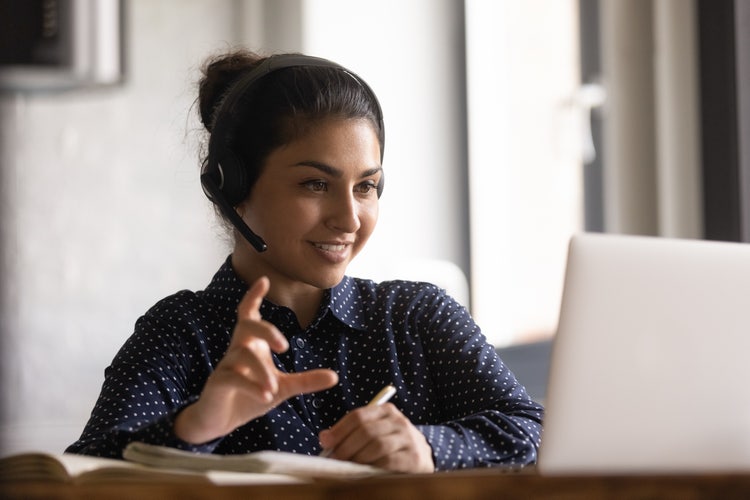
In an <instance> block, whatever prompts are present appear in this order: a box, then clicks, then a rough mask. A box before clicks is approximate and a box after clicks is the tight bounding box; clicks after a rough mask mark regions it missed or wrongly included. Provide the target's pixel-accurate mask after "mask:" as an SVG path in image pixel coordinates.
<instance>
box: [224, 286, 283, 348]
mask: <svg viewBox="0 0 750 500" xmlns="http://www.w3.org/2000/svg"><path fill="white" fill-rule="evenodd" d="M270 286H271V282H270V281H269V280H268V278H267V277H265V276H261V277H260V278H258V279H257V280H256V281H255V283H253V284H252V286H251V287H250V288H249V289H248V291H247V292H246V293H245V296H244V297H242V300H241V301H240V303H239V304H238V305H237V326H236V327H235V331H234V334H233V335H237V334H238V332H240V331H250V332H254V333H255V334H256V335H259V336H262V337H263V338H265V339H266V341H267V342H268V343H269V345H270V346H271V349H272V350H273V351H274V352H284V351H286V350H287V349H288V348H289V343H288V342H287V340H286V337H284V335H283V334H282V333H281V332H280V331H278V329H276V328H275V327H273V326H272V325H271V324H270V323H267V322H264V321H263V320H262V318H261V315H260V306H261V304H262V303H263V298H264V297H265V296H266V294H267V293H268V290H269V289H270ZM259 324H263V325H265V328H264V329H260V330H256V329H258V328H259V326H258V325H259ZM261 334H263V335H261Z"/></svg>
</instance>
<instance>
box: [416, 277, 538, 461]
mask: <svg viewBox="0 0 750 500" xmlns="http://www.w3.org/2000/svg"><path fill="white" fill-rule="evenodd" d="M431 297H432V299H431V300H430V301H429V303H428V304H423V307H421V308H420V309H421V311H422V312H421V313H420V314H419V315H418V318H417V320H416V321H417V324H418V328H419V330H420V332H421V334H420V335H421V337H422V343H423V347H424V349H425V357H426V361H427V363H428V368H429V371H430V378H431V379H432V383H433V392H434V394H435V395H436V398H437V401H438V402H439V407H440V412H441V415H442V418H441V422H440V423H439V424H437V425H417V428H418V429H419V430H420V431H421V432H422V433H423V434H424V436H425V438H426V439H427V442H428V443H429V444H430V446H432V450H433V459H434V461H435V467H436V469H437V470H450V469H458V468H467V467H493V466H509V467H521V466H524V465H528V464H531V463H534V462H536V459H537V451H538V448H539V444H540V440H541V429H542V417H543V411H544V410H543V408H542V406H541V405H540V404H538V403H536V402H534V401H533V400H532V399H531V398H530V397H529V395H528V394H527V392H526V389H525V388H524V387H523V386H522V385H521V384H520V383H519V382H518V380H516V378H515V376H514V375H513V373H511V371H510V370H509V369H508V368H507V367H506V365H505V364H504V363H503V362H502V360H501V359H500V358H499V357H498V355H497V353H496V351H495V348H494V346H492V345H491V344H489V343H488V342H487V340H486V338H485V336H484V335H483V334H482V332H481V331H480V329H479V327H478V326H477V325H476V323H475V322H474V320H473V319H472V317H471V316H470V315H469V313H468V311H467V310H466V309H465V308H464V307H463V306H461V305H460V304H458V303H457V302H456V301H455V300H453V299H452V298H451V297H450V296H448V295H446V294H445V293H444V292H443V291H441V293H438V294H436V295H431Z"/></svg>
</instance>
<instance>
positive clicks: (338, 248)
mask: <svg viewBox="0 0 750 500" xmlns="http://www.w3.org/2000/svg"><path fill="white" fill-rule="evenodd" d="M315 246H316V247H318V248H320V249H321V250H325V251H326V252H340V251H342V250H343V249H344V248H346V245H324V244H323V243H315Z"/></svg>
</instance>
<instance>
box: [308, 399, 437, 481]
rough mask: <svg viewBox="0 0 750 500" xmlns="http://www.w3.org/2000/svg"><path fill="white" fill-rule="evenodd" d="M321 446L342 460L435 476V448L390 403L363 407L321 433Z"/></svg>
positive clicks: (331, 455)
mask: <svg viewBox="0 0 750 500" xmlns="http://www.w3.org/2000/svg"><path fill="white" fill-rule="evenodd" d="M319 438H320V444H321V445H322V446H323V448H324V449H327V450H331V452H330V454H329V455H328V456H329V457H331V458H337V459H339V460H349V461H352V462H358V463H362V464H370V465H374V466H376V467H380V468H383V469H387V470H391V471H396V472H409V473H418V472H434V470H435V464H434V462H433V460H432V447H431V446H430V445H429V444H428V443H427V440H426V439H425V437H424V435H423V434H422V433H421V432H419V430H418V429H417V428H416V427H414V425H412V423H411V422H410V421H409V419H408V418H406V416H405V415H404V414H403V413H401V412H400V411H399V410H398V408H396V407H395V406H394V405H393V404H391V403H386V404H383V405H379V406H363V407H361V408H357V409H356V410H354V411H352V412H350V413H348V414H346V415H345V416H344V417H343V418H342V419H341V420H339V421H338V422H337V423H336V425H334V426H333V427H331V428H330V429H327V430H324V431H323V432H321V433H320V436H319Z"/></svg>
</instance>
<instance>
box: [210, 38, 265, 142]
mask: <svg viewBox="0 0 750 500" xmlns="http://www.w3.org/2000/svg"><path fill="white" fill-rule="evenodd" d="M261 59H262V58H261V57H260V56H259V55H257V54H255V53H254V52H250V51H249V50H244V49H243V50H236V51H233V52H229V53H227V54H222V55H221V56H218V57H214V58H210V59H208V60H207V61H206V62H205V63H204V65H203V67H202V69H201V74H202V77H201V79H200V82H199V86H198V103H199V106H200V107H199V109H200V114H201V122H203V126H204V127H206V130H208V131H209V132H211V129H212V128H213V121H214V115H215V113H216V110H217V109H218V106H219V105H220V104H221V101H222V99H223V98H224V96H225V95H226V93H227V92H229V89H231V88H232V85H233V84H234V82H236V81H237V79H238V78H239V77H240V75H242V74H243V73H245V72H247V71H249V70H251V69H253V68H254V67H256V66H257V65H258V64H259V63H260V61H261Z"/></svg>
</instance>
